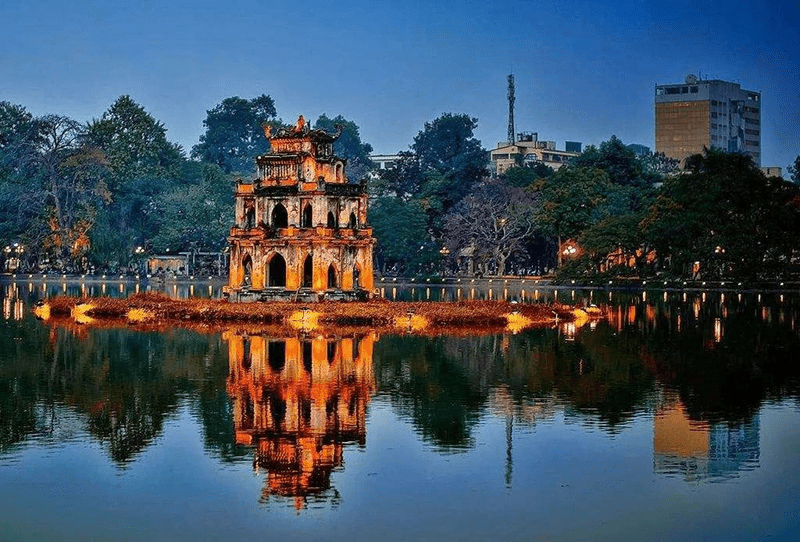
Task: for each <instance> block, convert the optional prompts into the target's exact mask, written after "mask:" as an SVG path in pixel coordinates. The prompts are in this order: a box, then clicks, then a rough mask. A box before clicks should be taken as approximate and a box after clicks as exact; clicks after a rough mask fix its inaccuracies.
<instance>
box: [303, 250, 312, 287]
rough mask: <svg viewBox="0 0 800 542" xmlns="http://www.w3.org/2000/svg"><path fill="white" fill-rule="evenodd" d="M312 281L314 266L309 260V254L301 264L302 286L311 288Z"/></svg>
mask: <svg viewBox="0 0 800 542" xmlns="http://www.w3.org/2000/svg"><path fill="white" fill-rule="evenodd" d="M313 279H314V264H313V262H312V260H311V254H309V255H308V256H306V259H305V261H304V262H303V286H304V287H306V288H311V285H312V281H313Z"/></svg>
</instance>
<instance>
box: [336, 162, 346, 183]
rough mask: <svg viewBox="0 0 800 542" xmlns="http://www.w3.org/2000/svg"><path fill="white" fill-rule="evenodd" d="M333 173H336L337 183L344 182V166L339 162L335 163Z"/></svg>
mask: <svg viewBox="0 0 800 542" xmlns="http://www.w3.org/2000/svg"><path fill="white" fill-rule="evenodd" d="M334 171H335V173H336V180H337V181H339V182H344V164H343V163H341V162H336V165H335V166H334Z"/></svg>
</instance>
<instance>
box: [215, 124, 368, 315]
mask: <svg viewBox="0 0 800 542" xmlns="http://www.w3.org/2000/svg"><path fill="white" fill-rule="evenodd" d="M264 133H265V136H266V137H267V139H269V141H270V145H271V150H270V152H269V153H267V154H265V155H262V156H259V157H258V158H256V165H257V171H258V175H257V178H256V179H255V180H252V181H240V182H239V183H238V184H237V188H236V197H235V202H236V218H235V224H234V226H233V228H232V229H231V233H230V237H229V243H230V251H231V257H230V275H229V281H228V286H227V288H226V289H225V293H226V294H227V295H228V296H229V298H230V299H231V300H232V301H261V300H271V299H301V300H306V301H311V300H316V299H323V298H326V299H364V298H368V297H369V296H370V293H371V291H372V288H373V274H372V250H373V246H374V244H375V240H374V239H373V237H372V228H370V227H369V226H367V191H366V185H365V184H364V183H363V182H362V183H361V184H352V183H349V182H348V180H347V177H346V176H345V171H344V170H345V163H346V160H344V159H342V158H339V157H337V156H335V155H334V154H333V142H334V141H336V139H337V138H338V137H339V134H338V133H337V134H330V133H327V132H325V131H323V130H312V129H310V128H309V126H308V125H307V124H306V123H305V120H304V119H303V117H302V116H301V117H300V118H299V119H298V121H297V124H296V125H295V126H294V127H291V128H285V129H280V130H278V131H277V133H275V134H273V133H272V131H271V129H270V127H269V126H265V129H264Z"/></svg>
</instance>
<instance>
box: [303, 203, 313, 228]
mask: <svg viewBox="0 0 800 542" xmlns="http://www.w3.org/2000/svg"><path fill="white" fill-rule="evenodd" d="M313 215H314V212H313V211H312V209H311V204H310V203H309V204H307V205H306V206H305V208H304V209H303V217H302V219H301V220H300V227H301V228H310V227H312V226H311V220H312V217H313Z"/></svg>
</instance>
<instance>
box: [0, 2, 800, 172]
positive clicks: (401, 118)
mask: <svg viewBox="0 0 800 542" xmlns="http://www.w3.org/2000/svg"><path fill="white" fill-rule="evenodd" d="M330 5H331V6H332V7H331V8H329V9H324V10H323V9H319V10H315V6H303V8H304V9H298V8H296V7H294V6H292V5H289V4H286V3H274V4H273V3H260V2H256V1H249V0H248V1H243V2H238V3H237V4H236V5H234V6H231V7H229V8H226V9H220V7H219V5H217V4H213V3H211V2H208V1H206V0H201V1H198V2H193V3H189V2H185V1H183V0H180V1H176V2H173V3H170V4H168V5H162V4H161V3H158V2H151V1H147V2H139V3H136V4H126V5H106V4H103V3H98V2H94V1H91V0H81V1H78V2H73V3H67V2H63V1H61V0H58V1H51V2H47V1H38V2H37V1H34V2H26V3H20V4H18V5H9V4H4V5H3V6H2V7H0V13H1V14H2V15H3V16H2V17H0V31H2V33H3V35H4V37H5V39H6V44H5V45H4V46H3V47H2V48H1V49H0V100H5V101H9V102H12V103H17V104H20V105H23V106H25V107H26V108H27V109H28V111H30V112H31V113H32V114H34V115H43V114H48V113H57V114H62V115H67V116H70V117H72V118H75V119H76V120H80V121H88V120H91V119H93V118H99V117H100V116H101V115H102V114H103V112H105V111H106V110H107V109H108V108H109V106H110V105H111V104H112V103H113V102H114V101H115V100H116V99H117V98H118V97H119V96H120V95H123V94H129V95H130V96H131V98H132V99H134V100H135V101H136V102H137V103H139V104H140V105H141V106H143V107H144V108H145V109H146V110H147V111H148V112H149V113H150V114H151V115H152V116H153V117H154V118H156V119H157V120H159V121H161V122H163V123H164V126H165V127H166V129H167V137H168V139H169V140H170V141H174V142H176V143H179V144H181V145H182V146H183V147H184V149H185V150H186V152H187V153H188V152H190V151H191V147H192V145H194V144H196V143H197V142H198V140H199V137H200V135H201V134H202V133H203V132H204V128H203V124H202V123H203V120H204V119H205V117H206V111H207V110H209V109H211V108H213V107H214V106H216V105H217V104H218V103H220V102H221V101H222V100H223V99H224V98H227V97H230V96H241V97H243V98H248V99H249V98H253V97H255V96H258V95H260V94H262V93H263V94H268V95H270V96H271V97H272V98H273V99H274V100H275V105H276V108H277V110H278V116H279V118H281V119H282V120H283V121H284V122H287V123H291V122H294V120H295V119H296V118H297V116H298V115H300V114H303V115H304V116H305V117H306V118H308V119H309V120H311V121H313V120H315V119H316V118H317V117H318V116H319V115H321V114H323V113H325V114H327V115H329V116H335V115H339V114H341V115H343V116H344V117H345V118H347V119H348V120H352V121H354V122H355V123H356V124H358V125H359V127H360V129H361V137H362V140H363V141H364V142H367V143H370V144H371V145H372V146H373V148H374V152H375V153H385V154H393V153H396V152H398V151H401V150H407V149H408V146H409V145H410V144H411V143H412V142H413V138H414V136H415V135H416V134H417V133H418V132H419V131H420V130H421V129H422V127H423V125H424V123H425V122H427V121H431V120H433V119H434V118H436V117H438V116H439V115H441V114H443V113H446V112H450V113H467V114H469V115H471V116H473V117H476V118H478V129H477V130H476V133H475V135H476V137H477V138H478V139H480V140H481V143H482V144H483V146H484V147H485V148H486V149H491V148H493V147H494V146H495V145H496V144H497V142H498V141H502V140H505V139H506V132H507V124H508V103H507V100H506V85H507V81H506V78H507V75H508V74H509V73H514V76H515V82H516V107H515V125H516V131H518V132H520V131H531V132H538V134H539V137H540V139H544V140H554V141H556V142H557V146H558V148H563V146H564V141H565V140H570V141H580V142H582V143H583V145H584V147H585V146H587V145H590V144H599V143H600V142H602V141H604V140H607V139H608V138H610V137H611V136H612V135H616V136H617V137H619V138H620V139H622V140H623V141H624V142H625V143H639V144H643V145H646V146H648V147H650V148H651V149H654V89H655V86H656V85H658V84H669V83H679V82H682V81H683V79H684V77H685V76H686V75H687V74H690V73H693V74H696V75H698V74H699V75H702V77H703V78H710V79H723V80H728V81H734V82H739V83H740V84H741V86H742V88H744V89H747V90H754V91H759V92H761V93H762V124H761V131H762V165H764V166H779V167H781V168H783V171H784V175H785V176H787V171H786V168H787V166H788V165H789V164H791V163H792V162H793V161H794V158H795V157H796V156H797V155H798V154H800V130H798V129H797V127H798V125H800V122H799V121H800V89H798V88H797V85H796V81H797V76H796V74H797V73H798V72H800V70H799V69H798V68H800V59H798V58H797V56H798V55H797V54H796V51H797V50H800V8H798V7H797V6H789V5H788V4H786V3H782V2H771V1H761V2H758V1H756V2H747V3H745V2H740V1H737V2H726V3H715V2H700V3H696V2H695V3H692V4H690V3H689V2H675V3H671V4H670V5H668V6H666V5H663V4H661V3H658V2H655V1H651V0H647V1H644V2H634V1H623V2H599V1H593V2H578V1H575V0H570V1H563V2H559V3H557V4H537V3H533V2H526V1H521V0H517V1H508V2H502V3H499V2H474V1H467V2H463V1H462V2H453V1H450V0H447V1H444V2H440V3H437V4H429V3H425V2H420V1H416V0H414V1H404V2H391V3H390V2H380V1H375V2H361V1H347V2H338V3H336V4H335V5H333V4H330Z"/></svg>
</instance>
